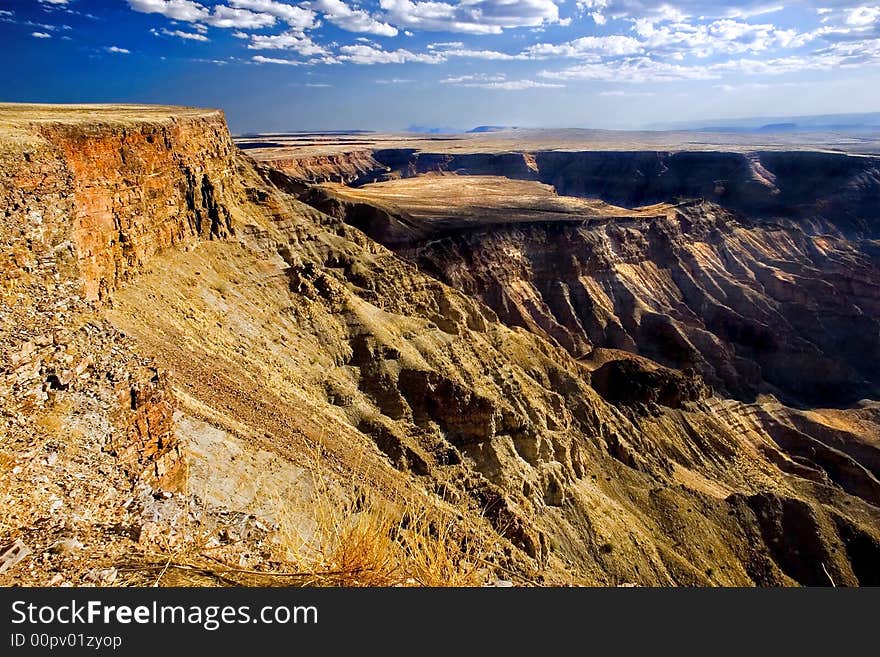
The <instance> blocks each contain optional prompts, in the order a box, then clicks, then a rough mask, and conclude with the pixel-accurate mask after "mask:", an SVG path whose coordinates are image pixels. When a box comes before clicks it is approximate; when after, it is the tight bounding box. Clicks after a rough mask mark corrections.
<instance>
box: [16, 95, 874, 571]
mask: <svg viewBox="0 0 880 657" xmlns="http://www.w3.org/2000/svg"><path fill="white" fill-rule="evenodd" d="M370 139H372V138H371V137H369V136H367V137H363V138H362V139H361V141H362V142H367V141H369V140H370ZM486 139H488V140H490V141H491V147H485V146H480V142H473V141H470V140H460V141H456V140H455V139H451V138H449V139H447V138H444V139H438V140H434V141H429V140H422V141H421V142H420V143H419V144H418V146H416V145H415V144H414V143H405V144H404V145H403V147H398V146H399V144H387V143H380V142H379V141H377V142H376V143H375V144H367V143H355V144H354V145H351V144H346V143H334V140H314V141H315V143H310V144H309V145H308V146H302V147H300V146H296V145H294V146H289V147H288V146H284V145H283V143H282V142H283V140H282V139H281V138H280V137H278V136H272V135H266V136H259V137H254V138H248V139H242V140H239V142H240V144H241V146H242V147H243V148H242V149H239V148H238V147H237V146H236V144H235V142H234V141H233V139H232V137H231V136H230V134H229V132H228V129H227V127H226V124H225V121H224V118H223V115H222V113H221V112H219V111H214V110H197V109H187V108H167V107H146V106H18V105H0V199H2V201H0V211H2V212H3V224H2V235H0V238H2V239H0V245H2V246H0V249H2V251H0V254H2V255H0V258H2V260H0V262H2V265H0V271H2V273H0V278H2V281H3V286H2V288H0V347H2V353H3V356H4V357H3V370H2V378H0V387H2V392H3V394H2V396H0V399H2V401H0V421H2V422H0V431H2V441H0V465H2V470H0V483H2V493H0V509H2V511H3V513H2V518H3V520H2V523H0V550H5V549H6V546H7V545H12V544H14V543H16V542H19V543H20V544H23V545H24V546H26V547H27V548H28V550H29V552H30V556H26V557H24V558H23V559H22V560H21V561H19V562H18V563H16V564H15V565H14V566H12V567H11V568H9V569H8V570H6V571H5V572H0V583H2V584H6V585H8V584H50V585H58V584H75V585H82V584H88V583H95V584H107V583H116V584H118V583H127V584H133V585H144V584H153V583H160V581H161V583H165V584H181V583H182V584H199V585H207V584H213V585H216V584H229V583H255V582H256V583H272V584H277V583H284V584H291V583H293V584H296V583H315V582H316V581H317V582H319V583H321V582H323V583H336V584H339V583H341V584H346V585H349V584H364V583H374V584H375V583H381V584H385V585H388V584H403V585H407V584H428V585H430V584H438V583H462V584H469V585H475V584H488V585H491V584H493V583H496V584H497V583H500V582H506V583H510V582H512V583H514V584H517V585H536V584H542V585H568V584H574V585H643V586H672V585H684V586H710V585H720V586H744V585H760V586H775V585H798V584H799V585H818V586H826V585H838V586H840V585H844V586H856V585H872V584H873V585H876V584H878V583H880V569H878V566H877V564H878V563H880V402H878V399H880V396H878V393H880V369H878V365H877V363H878V362H880V361H878V358H877V356H878V355H880V353H878V352H880V313H878V305H880V248H878V239H880V235H878V216H877V213H878V207H880V206H878V203H877V200H878V198H880V158H877V157H875V156H874V154H873V153H872V152H871V151H870V149H864V151H865V152H856V151H858V146H857V145H856V146H853V147H852V148H850V149H849V150H850V151H852V152H831V151H830V150H829V149H827V148H818V147H817V148H812V147H811V148H793V147H791V144H788V143H785V144H781V145H779V146H777V147H774V148H763V146H765V145H760V146H762V148H752V146H751V145H749V144H743V143H737V144H728V145H727V146H724V145H722V146H712V147H711V148H710V147H707V146H706V145H701V146H700V147H699V148H697V149H694V148H681V149H674V148H673V149H666V148H660V147H657V148H650V149H640V148H624V149H618V150H615V149H614V148H611V147H605V148H597V149H595V150H590V149H588V148H584V149H581V150H566V149H564V148H556V147H553V145H552V143H551V142H552V140H550V139H549V138H546V139H545V138H537V137H536V138H534V139H533V142H534V143H528V144H527V145H528V146H529V148H527V149H523V148H517V147H511V146H512V144H511V141H510V139H509V136H507V137H506V136H505V135H504V134H503V133H502V134H500V135H492V136H490V137H486ZM731 139H733V138H731ZM336 141H338V142H343V141H357V140H352V139H351V138H349V137H344V138H339V139H337V140H336ZM514 141H515V140H514ZM269 143H274V144H276V146H272V147H268V146H265V145H266V144H269ZM487 143H488V142H487ZM541 143H544V144H545V146H546V147H545V148H533V147H532V146H540V144H541ZM248 144H250V146H248ZM254 144H256V145H257V146H254ZM611 146H614V144H611ZM368 498H369V499H370V500H371V502H370V504H373V505H380V504H382V505H389V508H401V509H403V511H402V515H400V516H399V518H400V522H399V523H396V524H395V525H394V527H393V528H389V526H388V525H385V524H380V526H379V528H378V529H375V531H373V532H372V534H370V535H371V536H374V535H375V534H376V533H383V534H384V535H389V536H391V537H392V539H393V542H394V543H395V544H397V545H404V546H405V547H406V549H408V550H410V552H408V553H407V554H408V555H409V557H415V558H412V559H410V561H413V562H417V561H418V557H424V555H428V554H436V553H437V552H439V550H438V549H437V547H436V546H437V545H442V546H444V548H443V549H444V551H445V552H449V550H452V549H453V548H454V551H456V552H455V554H458V555H460V556H459V557H457V558H455V559H453V560H452V562H451V564H450V567H449V568H447V569H444V570H443V571H442V572H443V575H442V577H438V578H435V579H431V578H430V577H429V571H430V569H427V568H426V569H423V570H422V571H418V572H416V571H408V572H406V573H403V574H401V573H396V572H395V573H394V574H391V573H390V572H385V571H382V572H381V573H380V574H382V579H377V577H378V575H377V572H378V571H380V570H381V569H380V568H377V569H374V571H371V572H372V575H371V576H372V577H373V579H370V577H369V576H368V574H367V573H365V572H363V570H364V569H363V565H361V566H359V567H358V568H359V570H358V569H351V570H350V571H347V572H346V575H345V577H342V578H339V576H338V575H334V574H333V573H338V572H340V571H341V570H343V571H344V570H345V568H343V567H342V566H340V564H343V565H344V564H345V563H348V562H347V561H346V560H345V559H344V558H343V557H342V556H340V554H341V552H340V551H339V550H336V552H334V554H335V556H334V558H332V559H323V560H321V559H319V560H314V559H313V560H311V561H309V559H308V558H307V557H308V555H309V554H310V553H311V552H318V553H320V552H321V550H322V548H325V547H326V546H325V545H323V544H322V543H323V542H326V541H329V540H330V539H329V538H328V535H324V534H322V533H321V532H320V531H319V529H320V526H319V524H318V523H316V518H315V516H314V515H310V512H311V511H312V510H313V508H314V507H315V506H316V504H319V505H322V506H321V509H323V511H325V512H326V513H325V515H327V516H329V517H331V518H333V519H335V520H334V521H335V522H336V523H337V525H338V526H335V527H334V528H333V529H334V530H335V532H336V535H338V534H340V533H343V534H344V533H347V532H349V533H350V530H351V529H352V527H354V528H358V527H362V526H366V527H368V528H369V527H372V525H361V524H359V523H361V521H362V519H365V518H366V519H369V506H368V504H367V503H366V502H365V501H364V500H366V499H368ZM420 517H425V518H429V520H428V522H426V523H425V526H426V527H427V528H428V530H427V531H426V532H425V533H424V537H422V538H420V539H419V540H420V541H422V542H418V541H416V540H415V539H414V538H413V533H412V531H411V528H412V527H413V526H414V525H417V524H418V521H417V519H418V518H420ZM292 534H296V535H297V536H299V537H301V540H300V541H299V545H298V547H299V552H297V550H295V549H292V548H291V539H290V536H291V535H292ZM361 538H363V536H361ZM362 544H363V541H361V542H360V543H359V544H358V545H359V546H361V545H362ZM303 546H305V547H303ZM413 546H415V547H413ZM474 546H481V548H480V550H479V551H475V547H474ZM304 555H305V556H304ZM304 558H305V559H306V561H308V565H309V567H310V568H311V569H312V572H311V573H310V577H311V579H310V578H309V577H306V578H305V579H304V580H301V579H297V578H291V577H290V573H291V572H293V571H297V572H298V571H300V570H302V566H303V559H304ZM435 560H436V557H435ZM375 561H376V560H375V559H374V560H373V562H371V563H374V562H375ZM475 564H476V565H475ZM465 572H467V577H464V576H463V573H465ZM322 573H323V574H322ZM245 575H247V577H248V578H250V579H243V578H244V577H245ZM334 578H335V579H334Z"/></svg>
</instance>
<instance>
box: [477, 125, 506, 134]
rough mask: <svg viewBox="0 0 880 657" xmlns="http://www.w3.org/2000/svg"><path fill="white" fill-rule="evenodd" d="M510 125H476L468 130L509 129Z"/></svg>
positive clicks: (491, 130)
mask: <svg viewBox="0 0 880 657" xmlns="http://www.w3.org/2000/svg"><path fill="white" fill-rule="evenodd" d="M510 129H511V126H506V125H478V126H477V127H476V128H472V129H471V130H468V132H470V133H473V132H501V131H502V130H510Z"/></svg>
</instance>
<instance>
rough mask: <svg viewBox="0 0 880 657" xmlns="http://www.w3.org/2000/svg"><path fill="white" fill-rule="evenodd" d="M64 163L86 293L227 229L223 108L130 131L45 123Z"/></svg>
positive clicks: (45, 133)
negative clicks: (162, 253)
mask: <svg viewBox="0 0 880 657" xmlns="http://www.w3.org/2000/svg"><path fill="white" fill-rule="evenodd" d="M40 134H41V135H42V137H43V138H44V139H45V140H46V141H48V142H49V143H50V144H51V145H52V147H53V148H54V149H56V152H57V157H58V160H59V161H60V162H61V163H63V167H64V170H63V171H62V172H61V176H62V178H61V180H62V181H63V185H64V192H63V193H64V194H66V195H68V202H69V203H70V204H71V206H70V207H71V211H72V213H73V216H72V225H70V226H69V230H70V231H71V232H70V241H71V242H72V244H73V245H74V248H75V257H76V259H77V263H78V267H79V270H80V276H81V278H82V280H83V282H84V284H85V294H86V296H87V297H88V298H89V299H100V298H103V297H105V296H106V295H107V294H108V293H109V292H111V291H112V290H113V289H115V287H116V286H117V284H118V283H119V281H121V280H124V279H125V278H126V277H128V276H129V275H130V274H131V273H132V272H133V271H136V270H137V269H138V268H139V267H140V266H142V265H143V263H145V262H147V261H149V258H150V257H151V256H152V255H154V254H156V253H158V252H160V251H161V250H163V249H166V248H168V247H170V246H174V245H183V244H185V243H187V242H189V241H191V240H192V239H194V238H196V237H204V238H217V237H225V236H228V235H229V234H231V232H232V224H231V218H230V211H229V208H227V207H226V206H225V205H224V204H223V203H224V201H223V199H227V198H230V197H234V195H235V190H232V189H226V188H227V187H230V186H232V185H234V183H233V181H234V180H235V164H234V158H233V154H234V152H235V146H234V145H233V144H232V142H231V140H230V139H229V134H228V132H227V130H226V124H225V121H224V119H223V115H222V114H221V113H219V112H213V113H205V114H203V115H202V116H198V117H193V118H187V119H183V120H172V121H168V122H165V123H156V124H145V125H139V126H137V127H136V128H134V129H130V128H125V127H116V126H112V125H100V124H98V125H93V126H89V127H87V128H83V127H82V126H80V125H72V126H69V125H58V124H55V125H47V126H43V127H42V128H41V129H40Z"/></svg>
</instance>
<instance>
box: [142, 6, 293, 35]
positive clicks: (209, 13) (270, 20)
mask: <svg viewBox="0 0 880 657" xmlns="http://www.w3.org/2000/svg"><path fill="white" fill-rule="evenodd" d="M128 4H129V6H130V7H131V8H132V9H134V10H135V11H138V12H141V13H144V14H161V15H162V16H165V17H166V18H171V19H174V20H178V21H184V22H187V23H195V22H200V23H205V24H207V25H210V26H212V27H219V28H233V27H234V28H239V29H258V28H261V27H270V26H272V25H274V24H275V21H276V18H275V16H273V15H272V14H268V13H259V12H253V11H250V10H249V9H238V8H235V7H229V6H227V5H215V6H214V7H213V9H211V10H209V9H208V8H207V7H205V6H203V5H200V4H199V3H197V2H193V1H192V0H128Z"/></svg>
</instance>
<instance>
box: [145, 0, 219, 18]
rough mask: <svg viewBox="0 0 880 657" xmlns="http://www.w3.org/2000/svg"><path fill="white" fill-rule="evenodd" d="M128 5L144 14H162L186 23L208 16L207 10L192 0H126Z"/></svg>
mask: <svg viewBox="0 0 880 657" xmlns="http://www.w3.org/2000/svg"><path fill="white" fill-rule="evenodd" d="M128 5H129V6H130V7H131V8H132V9H134V10H135V11H139V12H141V13H144V14H162V15H163V16H165V17H166V18H173V19H174V20H178V21H186V22H188V23H191V22H194V21H198V20H202V19H204V18H206V17H207V16H208V10H207V9H206V8H205V7H203V6H202V5H200V4H198V3H197V2H192V0H128Z"/></svg>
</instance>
